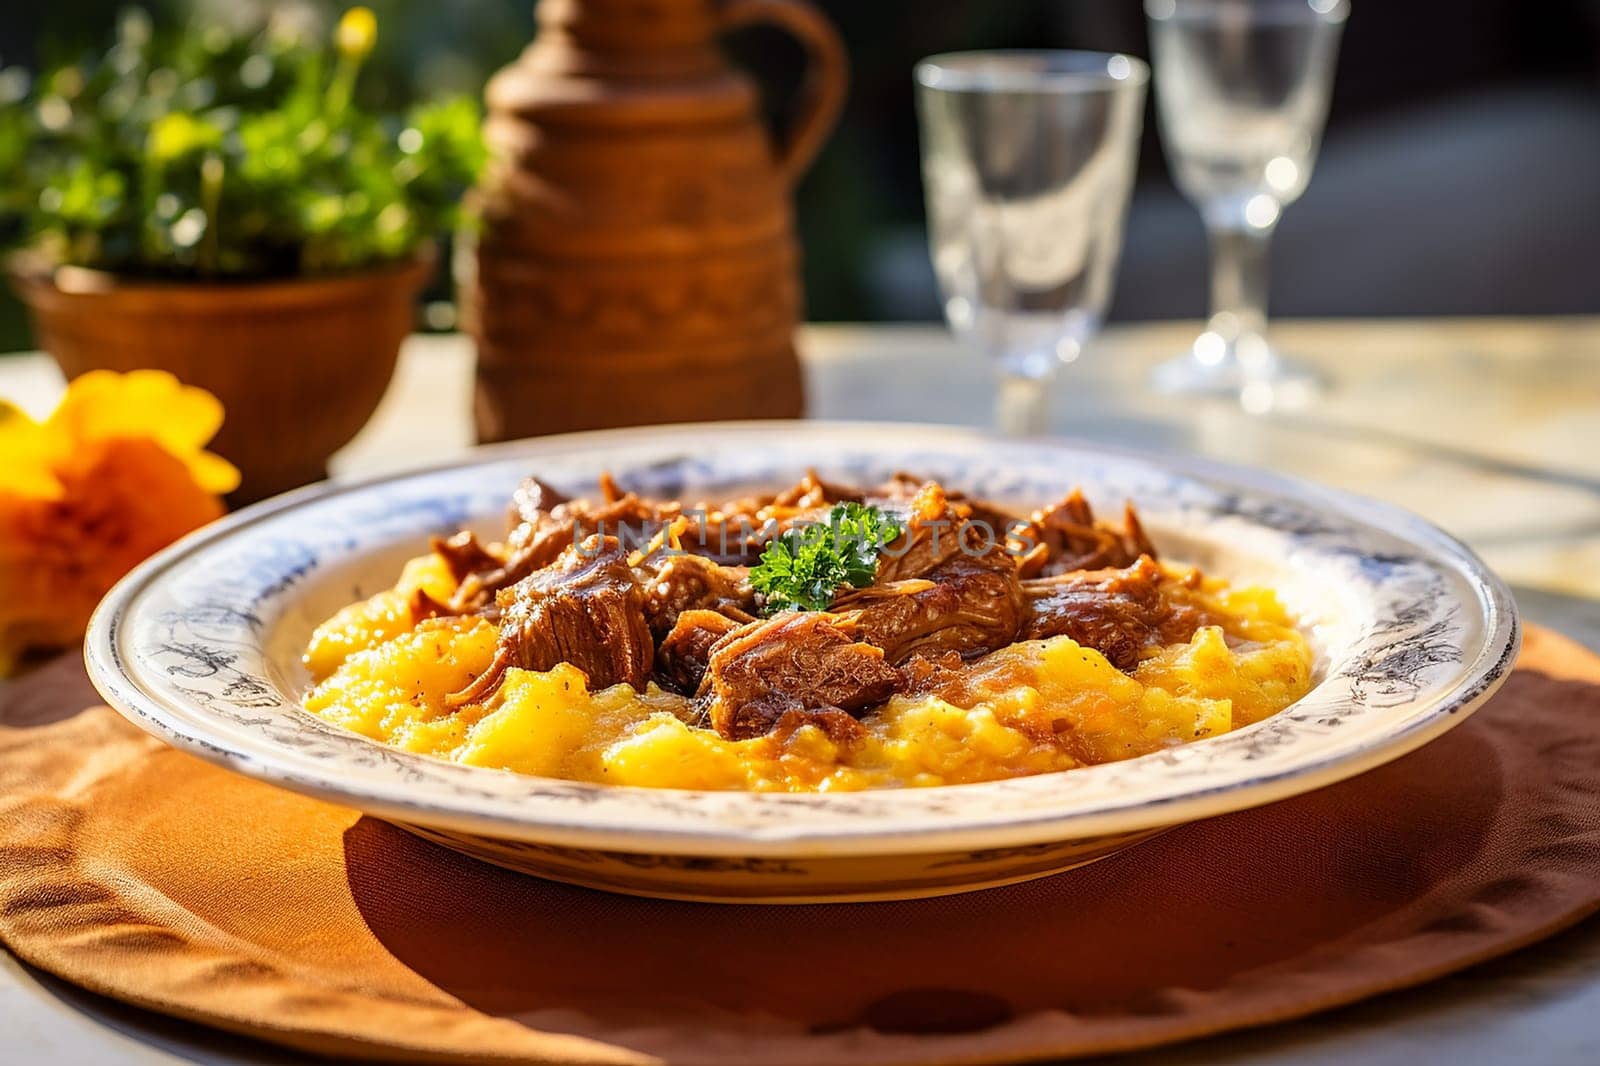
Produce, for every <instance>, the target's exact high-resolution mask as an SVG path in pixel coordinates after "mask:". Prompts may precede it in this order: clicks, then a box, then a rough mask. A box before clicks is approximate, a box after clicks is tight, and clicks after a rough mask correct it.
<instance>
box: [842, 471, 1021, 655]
mask: <svg viewBox="0 0 1600 1066" xmlns="http://www.w3.org/2000/svg"><path fill="white" fill-rule="evenodd" d="M998 538H999V531H997V530H995V529H994V527H993V526H992V525H984V524H979V523H977V522H975V521H973V520H972V519H971V517H970V512H969V511H968V510H967V509H966V508H965V507H964V506H962V505H957V504H952V503H951V502H950V500H949V498H948V497H947V496H946V495H945V493H944V490H943V489H941V488H940V487H939V486H938V485H936V484H933V483H929V484H927V485H925V486H924V487H923V488H922V489H920V490H919V491H918V493H917V495H916V496H915V497H913V498H912V500H911V504H910V510H909V514H908V516H907V523H906V528H905V531H904V532H903V533H902V534H901V535H900V537H899V538H897V539H896V540H895V542H894V543H893V544H889V545H886V546H885V548H884V550H883V553H882V554H881V555H880V556H879V559H878V573H877V580H876V581H875V582H874V584H872V585H870V586H868V587H867V588H864V589H857V590H853V591H850V592H847V593H845V594H844V595H842V596H840V597H839V598H838V599H836V600H835V601H834V604H833V609H834V610H835V611H837V612H839V613H840V614H842V615H844V616H846V617H848V618H850V619H851V620H853V621H855V622H856V623H857V624H858V625H859V626H860V627H861V633H862V639H863V640H865V641H867V642H868V643H870V644H876V645H877V646H878V647H880V648H882V649H883V650H884V654H885V656H886V657H887V658H888V659H889V661H890V662H894V663H900V662H904V661H905V660H906V659H908V658H910V657H911V656H912V655H914V654H937V653H940V652H955V653H956V654H958V655H961V656H963V657H966V658H972V657H975V656H978V655H982V654H984V653H985V652H989V651H993V650H994V649H996V648H1001V647H1004V646H1005V645H1007V644H1010V643H1011V642H1012V641H1014V640H1015V639H1016V636H1017V628H1018V626H1020V625H1021V624H1022V618H1023V615H1024V612H1025V608H1026V598H1025V597H1024V596H1023V593H1022V585H1021V582H1020V581H1019V579H1018V577H1017V565H1016V561H1015V560H1014V559H1013V558H1012V556H1011V555H1010V554H1008V553H1007V552H1006V550H1005V546H1004V544H1003V543H1002V542H1000V540H999V539H998Z"/></svg>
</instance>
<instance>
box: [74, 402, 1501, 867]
mask: <svg viewBox="0 0 1600 1066" xmlns="http://www.w3.org/2000/svg"><path fill="white" fill-rule="evenodd" d="M811 465H816V466H818V467H820V468H822V469H823V471H824V473H825V474H832V475H834V476H846V477H849V476H855V477H860V478H867V477H872V476H874V475H881V474H884V473H887V472H889V471H891V470H893V469H914V470H919V471H926V472H928V473H929V474H931V475H933V476H939V477H941V478H944V479H945V480H946V481H947V482H948V483H951V484H956V485H959V486H960V487H961V488H963V489H966V490H969V491H973V492H977V493H980V494H988V495H993V496H996V497H1000V498H1003V499H1013V500H1017V501H1018V502H1033V503H1036V504H1037V503H1042V502H1044V499H1043V497H1046V496H1049V495H1050V493H1052V492H1056V493H1059V491H1061V490H1063V489H1065V488H1066V487H1068V486H1069V485H1070V484H1072V483H1074V482H1083V483H1084V484H1085V485H1086V486H1087V487H1088V488H1089V490H1090V497H1091V499H1095V500H1097V502H1103V501H1106V499H1107V498H1108V497H1117V496H1125V497H1127V498H1132V499H1134V500H1135V502H1136V503H1138V505H1139V506H1140V507H1141V509H1142V510H1143V511H1144V512H1145V514H1146V515H1147V517H1148V518H1149V520H1150V525H1151V526H1152V528H1153V529H1155V530H1156V532H1157V540H1158V543H1162V540H1163V537H1166V538H1169V539H1172V540H1174V541H1175V542H1177V543H1180V544H1183V545H1187V546H1188V549H1189V552H1188V554H1190V555H1193V554H1194V553H1195V552H1197V551H1198V552H1199V553H1200V554H1202V555H1205V556H1207V559H1208V561H1210V562H1214V563H1215V564H1216V566H1218V567H1220V569H1221V571H1222V572H1227V571H1229V570H1231V569H1237V568H1238V567H1243V568H1244V569H1245V570H1252V569H1253V568H1256V567H1258V566H1260V567H1266V568H1267V569H1268V570H1270V571H1271V572H1272V573H1274V574H1276V575H1277V576H1278V577H1279V578H1280V579H1281V580H1282V581H1283V587H1284V588H1285V589H1287V590H1289V591H1290V592H1292V593H1294V594H1296V595H1299V596H1300V598H1301V600H1302V601H1303V602H1304V603H1308V604H1312V605H1319V604H1324V605H1325V606H1317V607H1315V608H1314V610H1325V611H1326V617H1312V618H1311V619H1310V621H1309V622H1308V626H1309V629H1310V631H1311V635H1312V638H1313V642H1314V644H1317V646H1318V647H1319V669H1320V670H1321V671H1322V675H1323V676H1322V677H1321V678H1320V681H1319V683H1318V684H1317V686H1316V687H1315V688H1314V689H1313V691H1312V692H1311V693H1310V694H1309V695H1308V696H1307V697H1306V698H1305V699H1303V700H1301V701H1300V702H1299V703H1296V704H1294V705H1292V706H1291V707H1290V708H1288V709H1286V710H1284V711H1283V712H1281V713H1280V714H1279V715H1277V716H1274V717H1273V718H1270V719H1267V720H1266V721H1264V722H1260V723H1257V724H1256V725H1253V726H1249V727H1247V728H1244V729H1241V730H1237V731H1235V732H1232V733H1228V734H1224V735H1221V736H1218V737H1214V738H1208V739H1205V740H1202V741H1198V742H1196V743H1193V744H1188V745H1182V746H1179V747H1175V748H1172V749H1169V750H1166V751H1162V752H1158V753H1155V754H1152V755H1147V756H1143V757H1140V758H1136V759H1130V760H1127V761H1124V762H1117V763H1109V764H1105V765H1102V766H1095V767H1087V768H1083V769H1079V770H1072V771H1067V772H1066V773H1061V774H1046V775H1039V776H1036V777H1026V778H1017V779H1013V780H1008V781H1000V782H990V783H985V784H971V785H955V786H944V787H937V788H927V789H905V790H886V791H874V792H855V793H823V794H781V793H779V794H772V793H767V794H752V793H742V792H692V791H683V790H668V789H643V788H626V787H616V786H605V785H590V784H585V783H580V782H570V781H560V780H552V779H545V778H534V777H527V776H524V775H518V774H511V773H507V772H504V771H498V770H488V769H482V768H475V767H466V766H460V765H457V764H454V763H450V762H447V761H444V760H439V759H434V758H430V757H427V756H421V755H416V754H411V753H407V752H402V751H398V750H395V749H391V748H387V747H384V746H382V745H380V744H377V743H375V742H373V741H370V740H367V739H365V738H362V737H359V736H357V735H356V734H354V733H350V732H347V731H345V730H343V729H340V728H338V727H336V726H333V725H331V724H329V723H326V722H323V721H322V720H320V719H317V718H316V717H314V716H312V715H310V714H308V713H306V712H305V711H303V710H301V709H300V708H299V706H298V697H299V695H300V692H301V691H303V684H304V683H303V680H297V679H296V678H295V676H294V675H295V671H296V670H297V669H298V664H297V662H291V661H290V659H291V656H290V655H289V654H288V651H287V649H289V648H293V649H294V650H295V651H298V645H296V644H294V641H293V640H290V639H288V638H286V637H284V636H283V635H284V634H289V636H291V637H293V638H294V639H299V640H303V638H304V636H305V635H306V634H307V633H308V632H309V626H310V624H311V621H310V620H308V618H309V616H307V617H306V618H299V619H298V620H297V621H296V620H295V618H294V616H295V613H296V603H297V600H298V599H299V596H298V593H299V591H300V590H301V589H305V588H315V587H317V586H318V582H319V580H321V579H322V578H324V577H325V576H326V574H327V573H331V572H335V571H338V572H343V571H344V570H348V569H351V568H354V569H355V570H357V571H359V570H361V569H362V560H363V559H364V558H368V557H370V556H372V555H373V554H374V552H380V553H381V552H387V553H388V555H386V556H385V558H387V559H392V560H395V561H397V560H398V559H399V558H402V557H403V556H404V554H407V553H409V554H418V553H420V552H421V551H422V550H424V546H425V544H426V536H427V534H429V533H432V532H439V531H445V530H448V529H450V528H453V527H454V526H455V525H457V524H459V523H460V522H463V521H480V522H481V521H484V520H486V519H487V518H488V517H489V516H497V515H501V514H503V512H504V507H505V500H506V497H507V496H508V495H509V491H510V488H511V487H512V486H514V484H515V482H516V480H517V479H518V478H519V477H520V476H521V475H522V474H525V473H531V472H534V471H535V470H538V471H540V472H541V473H543V474H545V475H547V476H552V477H554V478H555V479H556V480H557V482H558V484H559V483H562V482H563V481H566V482H571V483H573V484H574V487H577V486H578V485H579V484H581V483H582V482H583V481H585V480H586V479H587V478H588V477H591V476H592V475H593V474H595V473H597V472H598V470H599V469H600V468H601V467H602V466H606V467H609V468H610V469H612V470H613V471H614V472H616V473H617V474H618V477H619V479H620V480H621V481H622V482H623V483H624V484H625V485H629V487H639V488H641V489H644V490H646V491H656V492H663V493H672V492H675V491H677V490H680V489H682V490H684V491H691V492H692V491H693V490H694V488H695V487H696V486H708V487H713V488H714V487H715V486H722V485H745V484H751V483H754V482H766V483H769V484H770V483H775V482H781V481H782V480H784V479H785V478H789V477H792V476H793V475H795V474H797V473H799V472H800V471H801V470H803V469H805V468H806V467H807V466H811ZM1162 546H1163V548H1164V550H1165V549H1166V547H1167V546H1166V545H1165V544H1163V545H1162ZM396 553H399V554H396ZM1213 555H1214V556H1215V558H1214V559H1212V558H1211V556H1213ZM1196 561H1198V560H1196ZM396 565H397V563H395V562H391V563H386V564H385V566H384V567H383V568H382V571H381V572H377V571H375V570H374V567H373V566H368V567H367V568H366V571H367V572H366V573H365V574H364V575H363V578H362V584H361V587H360V589H359V591H360V593H361V594H363V595H365V594H369V593H370V592H371V591H375V590H376V589H377V588H379V587H382V586H383V584H385V583H387V582H388V581H392V579H393V576H394V574H395V572H396ZM1228 576H1234V575H1233V574H1231V573H1229V574H1228ZM322 584H323V585H324V586H326V584H327V582H326V581H323V582H322ZM341 587H342V586H341ZM320 595H322V596H323V598H324V599H327V597H328V596H330V595H335V593H334V592H329V591H328V590H327V589H326V588H324V589H323V591H322V592H321V593H320ZM350 598H353V597H351V596H350V595H349V594H348V593H345V594H344V596H343V600H345V601H347V600H348V599H350ZM1290 598H1291V599H1293V598H1294V596H1293V595H1291V596H1290ZM1333 600H1338V601H1339V602H1338V603H1337V604H1333V603H1332V601H1333ZM340 602H342V601H341V600H340V599H337V598H336V599H328V600H327V602H326V603H325V604H323V606H322V607H321V608H319V610H320V611H321V615H325V614H327V613H331V609H332V608H333V607H334V606H337V605H338V604H339V603H340ZM1335 607H1337V609H1334V608H1335ZM300 613H301V614H305V609H304V608H303V607H302V608H301V609H300ZM312 613H316V612H312ZM286 619H287V620H286ZM297 627H298V628H297ZM275 638H277V643H276V644H273V641H274V639H275ZM269 645H271V646H269ZM1519 646H1520V626H1519V621H1518V617H1517V611H1516V606H1515V603H1514V601H1513V599H1512V597H1511V594H1510V591H1509V590H1508V589H1507V588H1506V586H1505V584H1504V582H1503V581H1501V580H1500V578H1498V577H1497V576H1496V575H1495V574H1494V573H1493V572H1492V571H1491V570H1490V569H1489V568H1488V567H1487V566H1485V565H1484V564H1483V562H1482V561H1481V560H1480V559H1479V558H1478V557H1477V556H1476V555H1475V554H1474V553H1473V552H1472V551H1471V549H1469V548H1468V547H1466V545H1464V544H1462V543H1461V542H1460V541H1459V540H1457V539H1455V538H1454V537H1451V536H1450V535H1448V534H1446V533H1444V532H1443V531H1441V530H1439V529H1438V528H1437V527H1435V526H1433V525H1431V524H1430V523H1428V522H1426V521H1425V520H1423V519H1421V518H1419V517H1417V516H1415V515H1413V514H1411V513H1409V512H1406V511H1404V510H1402V509H1400V508H1397V507H1393V506H1391V505H1388V504H1384V503H1380V502H1377V501H1374V500H1370V499H1367V498H1364V497H1360V496H1356V495H1353V494H1349V493H1344V492H1339V491H1336V490H1332V489H1327V488H1323V487H1320V486H1316V485H1312V484H1310V483H1307V482H1303V481H1297V480H1294V479H1291V478H1287V477H1284V476H1281V475H1277V474H1271V473H1266V472H1261V471H1254V470H1249V469H1246V468H1242V467H1235V466H1229V465H1226V464H1221V463H1215V462H1210V461H1206V460H1199V459H1195V458H1191V457H1173V456H1164V455H1161V454H1159V453H1154V452H1144V451H1138V450H1134V449H1124V448H1114V447H1106V446H1102V445H1097V444H1093V443H1088V442H1081V441H1074V440H1070V439H1065V438H1038V439H1032V440H1026V441H1017V440H1014V439H1008V438H1001V437H998V436H995V435H992V434H988V433H985V432H981V431H976V430H967V429H959V428H955V427H947V426H922V425H915V424H903V423H825V422H751V423H717V424H707V425H695V424H691V425H679V426H666V427H643V428H637V429H627V430H603V431H596V432H589V433H579V434H566V435H561V436H553V437H548V438H540V439H534V440H529V441H517V442H511V443H508V444H500V445H492V446H489V447H485V448H480V449H477V450H476V451H474V452H472V453H469V455H468V456H467V457H465V458H463V459H460V460H456V461H453V462H449V463H443V464H439V465H435V466H431V467H425V468H422V469H418V470H412V471H407V472H403V473H396V474H389V475H384V476H380V477H375V478H369V479H366V480H362V481H357V482H352V483H327V484H323V485H318V486H311V487H309V488H306V489H302V490H298V491H296V492H293V493H289V494H287V495H285V496H281V497H277V498H275V499H272V500H268V501H265V502H263V503H260V504H257V505H255V506H253V507H250V508H247V509H245V510H243V511H240V512H238V513H237V514H234V515H232V516H229V517H228V518H225V519H223V520H222V521H220V522H217V523H214V524H213V525H211V526H208V527H206V528H205V529H202V530H200V531H197V532H196V533H194V534H191V535H190V536H188V537H186V538H184V539H183V540H181V541H179V542H178V543H176V544H174V545H172V546H171V547H169V548H168V549H166V550H165V551H163V552H161V553H159V554H157V555H156V556H154V557H152V558H151V559H149V560H147V561H146V562H145V563H143V564H141V565H140V566H139V567H138V568H136V569H135V570H134V571H133V572H132V573H130V574H129V575H128V576H127V577H126V578H124V579H123V580H122V581H121V582H120V583H119V584H118V585H117V586H116V587H115V588H114V589H112V591H111V592H110V594H108V595H107V597H106V598H105V600H104V601H103V602H102V604H101V605H100V608H99V609H98V610H97V611H96V613H95V615H94V618H93V619H92V621H91V623H90V627H89V632H88V635H87V637H86V640H85V660H86V663H87V665H88V669H89V674H90V677H91V679H92V680H93V682H94V684H95V686H96V687H97V688H98V689H99V690H100V692H101V693H102V695H104V696H105V698H106V699H107V701H108V702H109V703H110V704H111V706H113V707H114V708H116V709H117V710H118V711H120V712H121V713H122V714H124V715H125V716H126V717H128V718H129V719H130V720H131V721H133V722H134V723H135V724H137V725H138V726H140V727H141V728H143V729H145V730H147V731H149V732H151V733H153V734H154V735H156V736H158V737H160V738H162V739H163V740H165V741H167V742H169V743H171V744H173V745H175V746H176V747H179V748H181V749H183V750H185V751H188V752H190V753H192V754H195V755H198V756H200V757H201V758H204V759H207V760H209V761H211V762H214V763H217V764H219V765H222V766H225V767H228V768H230V769H232V770H235V771H238V772H240V773H243V774H246V775H248V776H251V777H255V778H258V779H260V780H264V781H267V782H270V783H273V784H276V785H279V786H281V787H284V788H288V789H291V790H294V791H298V792H302V793H305V794H308V795H312V796H316V797H319V798H322V799H326V800H330V801H333V802H337V803H342V804H345V805H348V806H351V807H355V808H358V809H360V810H363V811H365V812H367V813H370V814H374V815H377V816H380V817H385V818H389V819H392V820H395V821H400V822H406V823H413V824H418V825H424V826H432V827H436V828H440V829H447V830H453V831H457V832H470V833H478V834H481V835H484V836H489V837H493V838H497V839H507V840H520V841H529V842H536V843H543V844H551V845H558V846H568V847H596V848H606V849H610V850H616V851H625V852H649V853H658V854H701V855H724V856H726V855H740V856H756V855H797V854H804V855H810V856H829V855H841V856H842V855H863V854H883V855H889V854H911V853H923V852H931V851H939V850H945V849H971V848H974V847H1010V846H1023V845H1029V844H1038V843H1045V842H1052V841H1060V840H1066V839H1079V840H1081V839H1086V838H1089V837H1093V836H1099V835H1113V834H1119V833H1127V832H1134V831H1138V830H1143V829H1150V828H1155V827H1160V826H1167V825H1174V824H1179V823H1182V822H1186V821H1192V820H1195V819H1197V818H1204V817H1210V816H1213V815H1216V814H1221V813H1225V812H1228V811H1233V810H1239V809H1243V808H1246V807H1251V806H1256V805H1260V804H1263V803H1268V802H1272V801H1274V800H1278V799H1283V798H1286V797H1288V796H1292V795H1295V794H1298V793H1301V792H1304V791H1308V790H1310V789H1313V788H1318V787H1322V786H1324V785H1327V784H1331V783H1333V782H1335V781H1338V780H1342V779H1344V778H1346V777H1350V776H1352V775H1354V774H1357V773H1360V772H1362V771H1364V770H1367V769H1370V768H1373V767H1375V766H1378V765H1380V764H1382V763H1384V762H1388V761H1390V760H1391V759H1394V758H1397V757H1399V756H1400V755H1403V754H1405V753H1406V752H1408V751H1411V750H1413V749H1415V748H1416V747H1418V746H1420V745H1421V744H1424V743H1426V742H1427V741H1429V740H1431V739H1433V738H1434V737H1436V736H1438V735H1440V734H1441V733H1443V732H1444V731H1445V730H1447V729H1449V728H1451V727H1452V726H1454V725H1455V724H1457V723H1459V722H1460V721H1461V720H1463V719H1464V718H1465V717H1466V715H1467V714H1468V713H1470V712H1471V711H1472V710H1473V709H1475V708H1476V707H1477V706H1479V705H1480V704H1481V703H1482V702H1483V701H1484V700H1486V699H1487V698H1488V696H1489V695H1490V694H1492V692H1493V691H1494V690H1495V689H1496V688H1497V687H1498V686H1499V684H1500V683H1501V682H1503V680H1504V679H1505V676H1506V675H1507V673H1508V671H1509V669H1510V666H1511V664H1512V663H1513V661H1514V659H1515V656H1516V652H1517V649H1518V648H1519Z"/></svg>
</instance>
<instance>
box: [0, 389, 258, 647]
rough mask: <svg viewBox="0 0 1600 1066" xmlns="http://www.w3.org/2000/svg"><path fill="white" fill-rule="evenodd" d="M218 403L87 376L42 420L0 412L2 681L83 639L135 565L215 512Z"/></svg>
mask: <svg viewBox="0 0 1600 1066" xmlns="http://www.w3.org/2000/svg"><path fill="white" fill-rule="evenodd" d="M221 424H222V408H221V405H220V404H219V403H218V402H217V400H216V398H215V397H214V396H212V395H211V394H210V393H207V392H205V391H203V390H200V389H194V388H188V387H185V386H182V385H180V384H179V383H178V381H177V380H176V379H175V378H173V377H172V375H170V374H167V373H163V372H160V371H153V370H141V371H135V372H133V373H130V374H125V375H118V374H112V373H110V372H107V371H95V372H93V373H89V374H85V375H83V376H82V377H80V378H78V379H77V380H76V381H74V382H73V383H72V384H71V385H70V386H69V387H68V389H67V394H66V396H65V397H63V399H62V401H61V404H60V406H58V407H57V408H56V410H55V412H54V413H53V414H51V416H50V417H49V418H47V419H46V420H45V421H44V422H35V421H33V420H32V419H30V418H28V417H27V416H26V415H24V414H22V413H21V412H20V411H18V410H17V409H16V408H14V407H9V406H7V407H0V674H4V673H6V672H8V671H9V670H10V669H11V668H13V667H14V666H15V664H16V662H17V660H18V658H19V657H20V656H21V655H22V653H23V652H25V651H28V650H30V649H43V648H54V647H62V646H66V645H70V644H72V643H73V642H74V641H76V640H78V639H79V638H80V637H81V636H82V634H83V628H84V626H85V625H86V624H87V623H88V620H89V615H90V613H91V612H92V611H93V610H94V607H95V605H96V604H97V603H98V602H99V601H100V597H101V596H103V595H105V592H106V590H107V589H109V588H110V587H111V586H112V585H113V584H115V583H116V581H117V579H118V578H120V577H121V576H122V575H123V574H125V573H127V572H128V571H129V570H130V569H132V568H133V566H134V565H135V564H137V563H138V562H140V561H141V560H142V559H144V558H146V557H147V556H149V555H151V554H152V553H154V552H155V551H157V550H158V549H160V548H162V547H164V546H166V545H167V544H170V543H171V542H172V541H174V540H176V539H177V538H178V537H180V536H182V535H183V534H185V533H187V532H189V531H190V530H192V529H195V528H197V527H199V526H202V525H204V524H205V523H207V522H209V521H211V520H212V519H215V518H218V517H220V516H221V515H222V513H223V506H222V503H221V501H220V500H219V499H218V498H217V496H218V494H220V493H223V492H227V491H229V490H231V489H233V488H235V487H236V486H237V485H238V483H239V474H238V471H236V470H235V469H234V468H233V467H232V465H230V464H229V463H228V462H227V461H226V460H224V459H222V458H220V457H218V456H216V455H212V454H211V453H210V452H207V451H205V450H204V447H205V444H206V443H207V442H208V441H209V440H210V439H211V437H212V436H213V435H215V433H216V431H217V429H218V427H219V426H220V425H221Z"/></svg>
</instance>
